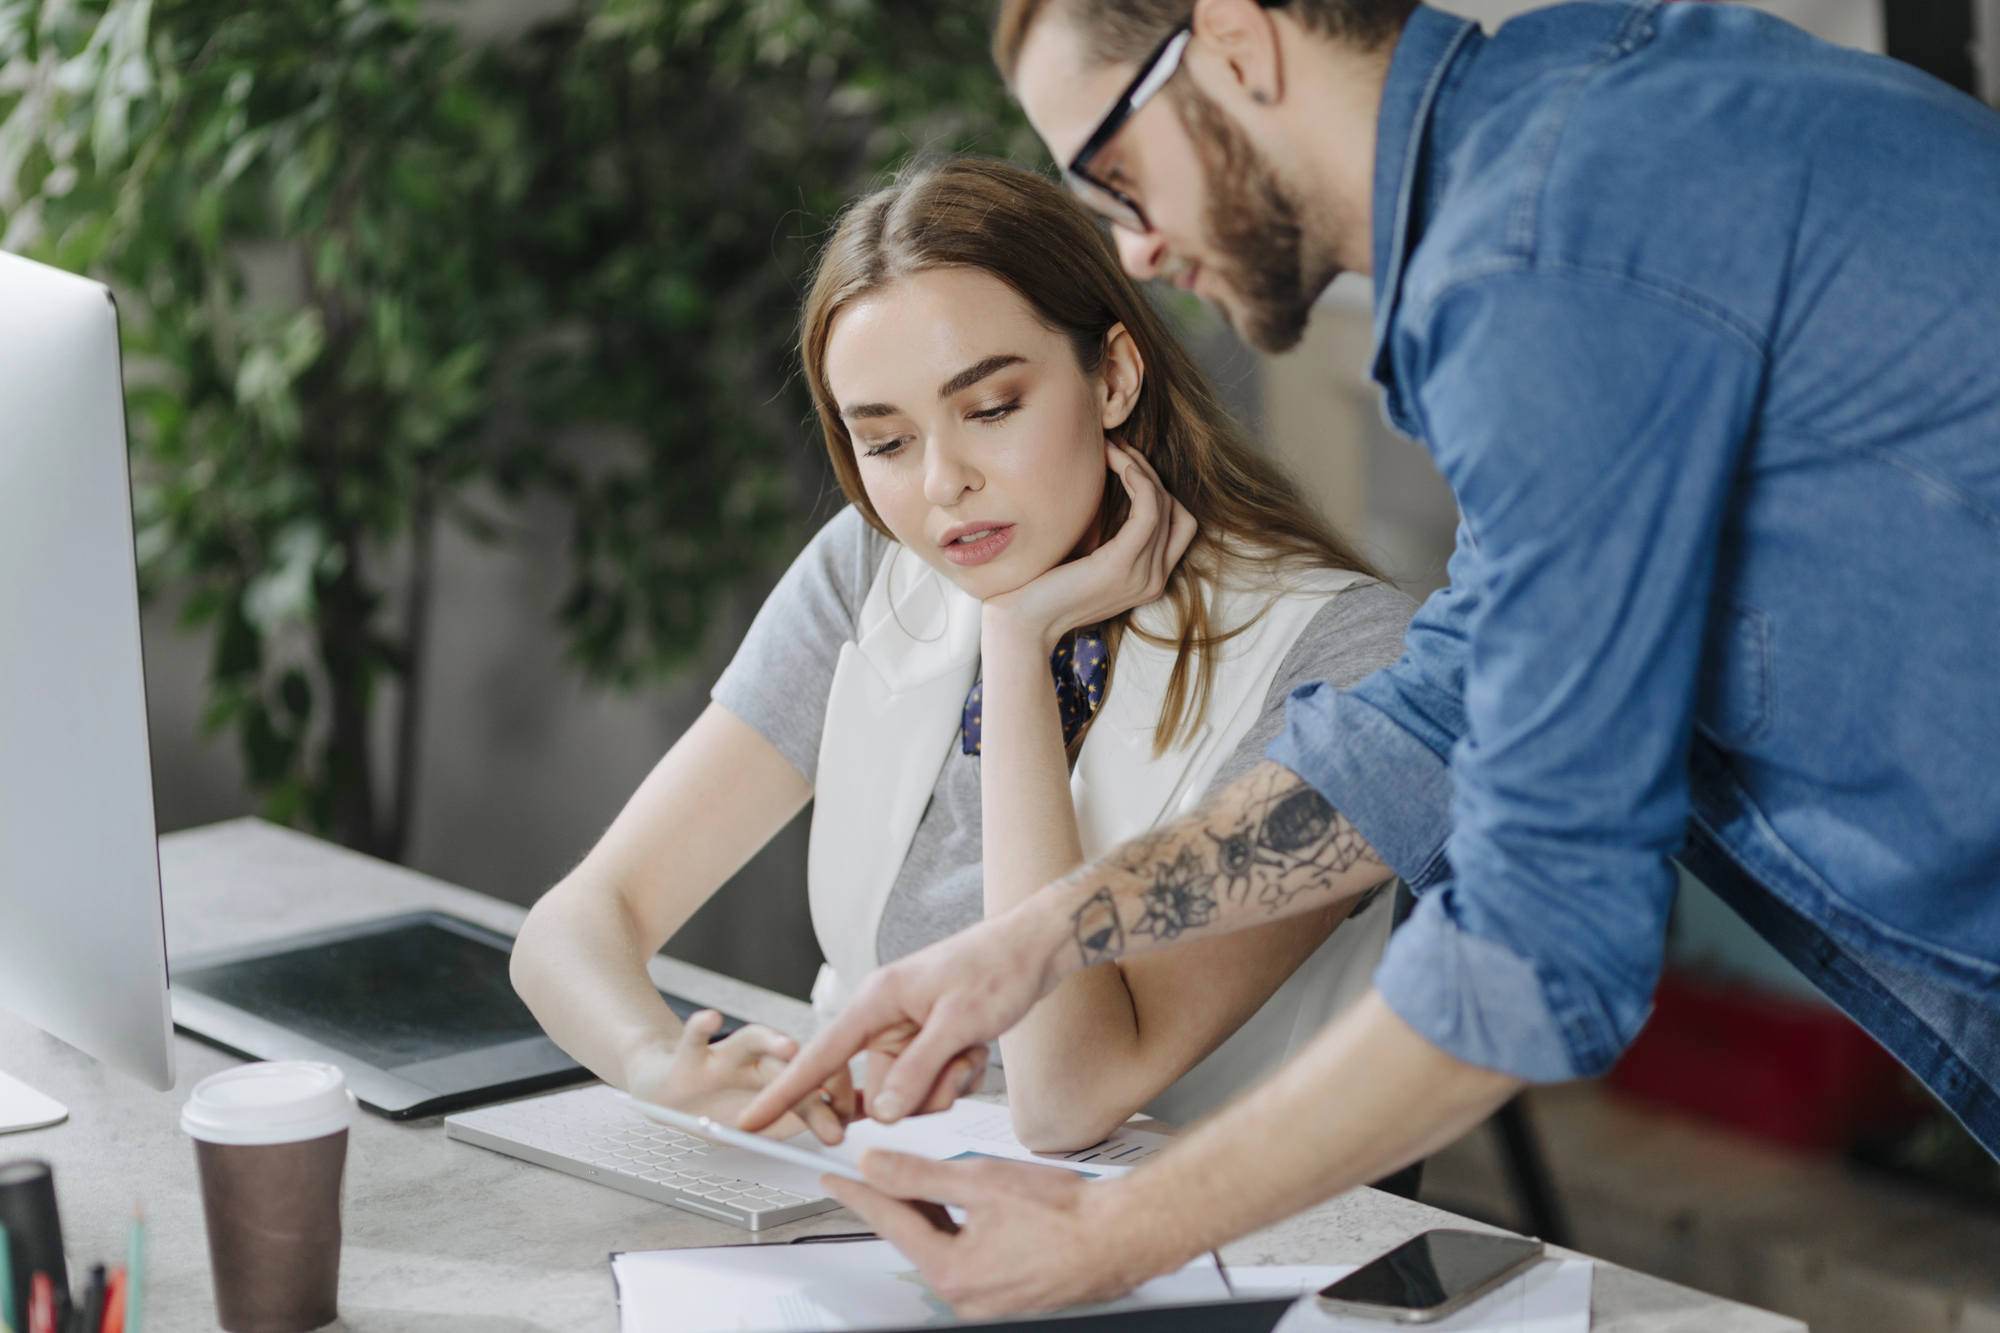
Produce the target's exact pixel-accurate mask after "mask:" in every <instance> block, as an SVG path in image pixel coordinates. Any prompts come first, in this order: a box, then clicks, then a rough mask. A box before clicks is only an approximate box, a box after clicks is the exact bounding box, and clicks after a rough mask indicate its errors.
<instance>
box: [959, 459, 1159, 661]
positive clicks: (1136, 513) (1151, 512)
mask: <svg viewBox="0 0 2000 1333" xmlns="http://www.w3.org/2000/svg"><path fill="white" fill-rule="evenodd" d="M1104 461H1105V463H1106V465H1107V466H1109V467H1110V469H1111V471H1112V472H1113V473H1114V474H1115V475H1116V476H1117V478H1118V480H1119V482H1120V484H1121V485H1123V486H1124V487H1125V494H1126V496H1127V497H1128V498H1129V499H1130V500H1131V512H1130V513H1129V514H1128V515H1127V517H1126V519H1125V524H1124V526H1123V527H1121V528H1119V529H1118V534H1117V535H1116V536H1114V537H1113V538H1112V539H1111V540H1110V541H1108V542H1105V543H1104V544H1103V545H1101V546H1099V547H1098V548H1097V549H1096V550H1095V551H1092V552H1091V553H1090V554H1089V555H1086V556H1083V557H1081V558H1079V559H1076V560H1071V561H1068V562H1066V563H1064V564H1060V565H1057V566H1056V567H1055V568H1054V569H1051V570H1050V571H1049V572H1048V573H1046V574H1043V575H1041V576H1040V577H1039V578H1036V579H1033V580H1030V581H1029V582H1028V583H1026V584H1023V585H1022V586H1021V587H1019V588H1016V589H1014V591H1012V592H1007V593H1000V594H998V595H996V596H993V597H989V598H987V599H986V623H987V625H989V626H994V625H995V624H996V621H997V623H998V625H1000V626H1004V627H1005V628H1007V629H1010V630H1014V631H1017V632H1019V633H1022V634H1025V635H1028V636H1030V637H1032V638H1033V640H1034V641H1035V642H1036V643H1038V644H1039V645H1040V647H1041V651H1042V653H1043V654H1045V655H1046V654H1047V653H1049V652H1052V651H1054V649H1055V646H1056V643H1057V642H1058V641H1059V640H1060V639H1061V638H1062V636H1063V635H1065V634H1067V633H1068V632H1069V631H1071V630H1073V629H1077V628H1079V627H1081V626H1085V625H1100V624H1103V623H1104V622H1105V621H1107V620H1109V619H1111V618H1112V617H1113V616H1115V615H1118V614H1119V613H1120V612H1123V611H1129V610H1131V609H1132V608H1133V607H1135V606H1144V605H1146V604H1147V603H1148V602H1152V601H1156V600H1158V599H1159V597H1160V595H1161V594H1162V593H1164V592H1165V591H1166V589H1167V578H1168V576H1169V575H1171V574H1172V573H1173V571H1174V566H1175V565H1177V564H1179V563H1180V558H1181V556H1182V555H1183V554H1185V553H1186V551H1187V548H1188V543H1190V542H1192V541H1193V540H1194V535H1195V519H1194V515H1193V514H1190V513H1189V512H1188V511H1187V509H1186V507H1184V506H1183V505H1182V504H1181V502H1180V501H1178V500H1176V499H1174V497H1173V496H1171V495H1169V494H1167V488H1166V487H1165V486H1164V485H1162V484H1161V482H1160V478H1159V474H1158V473H1156V472H1154V471H1153V468H1152V465H1151V464H1150V463H1148V462H1147V461H1146V460H1145V458H1144V457H1143V456H1142V455H1140V454H1139V453H1138V452H1137V451H1136V450H1133V449H1130V448H1127V447H1126V446H1125V445H1122V444H1119V443H1118V442H1117V441H1115V440H1106V441H1105V442H1104Z"/></svg>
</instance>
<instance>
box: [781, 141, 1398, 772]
mask: <svg viewBox="0 0 2000 1333" xmlns="http://www.w3.org/2000/svg"><path fill="white" fill-rule="evenodd" d="M939 268H971V269H978V270H980V271H982V272H985V273H990V274H992V275H993V276H994V277H996V278H998V279H999V280H1000V281H1002V282H1004V283H1006V284H1007V285H1008V286H1009V287H1012V288H1013V289H1014V290H1015V291H1016V292H1018V293H1020V295H1021V297H1022V298H1023V299H1024V300H1026V301H1027V302H1028V304H1029V305H1030V306H1032V307H1033V308H1034V310H1035V312H1036V313H1037V314H1038V315H1039V316H1040V317H1041V319H1042V321H1043V322H1044V323H1045V324H1047V325H1048V326H1049V327H1051V328H1053V329H1056V330H1058V331H1060V332H1061V333H1063V334H1064V335H1065V336H1066V337H1068V339H1069V341H1070V346H1071V347H1072V348H1073V349H1074V350H1075V352H1076V359H1077V363H1078V364H1079V365H1080V366H1081V367H1082V368H1083V372H1084V374H1086V375H1094V374H1096V373H1097V371H1098V368H1099V367H1100V365H1101V364H1102V362H1103V358H1104V350H1105V336H1106V335H1107V334H1108V333H1110V331H1111V330H1112V329H1113V328H1114V327H1116V326H1117V325H1120V324H1123V325H1124V326H1125V329H1126V331H1127V332H1128V333H1130V334H1131V336H1132V341H1133V343H1134V344H1135V345H1136V346H1137V348H1138V350H1139V355H1140V357H1141V358H1142V359H1143V361H1144V363H1145V382H1144V384H1143V385H1142V386H1141V388H1140V390H1139V397H1138V401H1137V402H1136V403H1135V404H1134V405H1133V408H1132V415H1131V416H1130V417H1128V418H1126V420H1125V423H1124V424H1123V425H1122V426H1120V427H1118V428H1117V430H1115V431H1114V432H1112V433H1113V434H1115V435H1116V436H1118V437H1119V438H1120V439H1121V440H1122V441H1123V442H1124V443H1125V444H1127V445H1129V446H1130V447H1131V448H1133V449H1136V450H1138V451H1139V453H1141V454H1143V455H1144V456H1145V458H1146V461H1147V462H1149V463H1151V464H1152V466H1153V470H1154V471H1155V472H1157V473H1159V475H1160V480H1161V482H1162V483H1164V484H1165V486H1166V488H1167V490H1168V491H1169V492H1170V493H1171V494H1172V495H1173V496H1174V497H1175V498H1176V499H1178V500H1179V501H1180V502H1181V503H1182V504H1184V505H1186V506H1187V508H1188V511H1189V512H1190V513H1192V514H1193V515H1194V517H1195V520H1196V521H1197V522H1198V523H1199V524H1200V529H1199V531H1198V533H1197V535H1196V536H1195V539H1194V542H1193V544H1192V545H1190V546H1189V547H1188V551H1187V554H1186V555H1185V556H1183V557H1182V559H1181V562H1180V564H1179V565H1178V566H1177V567H1176V568H1175V569H1174V572H1173V574H1172V575H1171V577H1170V578H1169V579H1168V582H1167V590H1166V600H1167V601H1168V602H1169V603H1170V604H1171V605H1172V607H1173V609H1174V612H1175V617H1174V619H1175V624H1176V627H1177V628H1176V632H1175V634H1174V636H1173V637H1171V638H1167V637H1162V636H1159V635H1154V634H1151V633H1148V632H1147V631H1145V630H1144V629H1142V628H1140V627H1139V626H1137V625H1134V624H1133V623H1132V621H1131V615H1132V613H1131V612H1129V611H1128V612H1125V613H1124V614H1123V615H1120V616H1117V617H1115V618H1114V620H1113V621H1112V622H1111V623H1110V624H1109V625H1107V626H1106V627H1105V628H1106V631H1107V633H1106V642H1107V644H1108V645H1111V646H1112V648H1113V650H1114V651H1115V647H1116V644H1117V641H1118V638H1119V636H1120V635H1121V634H1122V633H1128V632H1129V633H1133V634H1138V635H1140V636H1141V637H1142V638H1145V639H1147V640H1149V641H1151V642H1154V643H1158V644H1160V645H1162V646H1166V645H1172V646H1173V647H1175V649H1176V656H1175V660H1174V668H1173V672H1172V674H1171V675H1170V676H1169V677H1168V682H1167V692H1166V698H1165V699H1164V701H1163V702H1162V703H1161V706H1160V721H1159V727H1158V729H1157V730H1156V731H1155V732H1154V742H1153V746H1154V752H1155V753H1156V754H1158V753H1164V752H1165V751H1166V750H1168V749H1169V748H1171V747H1172V746H1173V745H1174V744H1175V743H1177V742H1178V741H1180V740H1181V739H1182V738H1184V737H1188V736H1192V735H1193V734H1194V731H1195V729H1196V728H1197V727H1199V726H1200V724H1201V719H1202V716H1203V714H1205V713H1206V712H1207V711H1208V699H1209V694H1210V693H1211V691H1212V690H1213V687H1214V682H1215V657H1216V654H1215V650H1216V649H1217V648H1218V647H1220V646H1221V645H1222V644H1223V643H1226V642H1227V641H1228V640H1229V639H1231V638H1233V637H1235V636H1236V635H1237V634H1240V633H1242V632H1243V631H1244V630H1245V629H1247V628H1249V625H1248V624H1244V625H1229V626H1217V625H1214V624H1212V623H1211V621H1210V607H1209V599H1208V598H1207V597H1205V596H1203V595H1201V594H1202V589H1203V588H1204V586H1210V585H1213V584H1215V583H1218V582H1220V581H1222V580H1224V579H1225V578H1226V577H1228V576H1231V575H1238V576H1241V577H1239V578H1238V579H1237V580H1235V581H1248V582H1257V581H1260V580H1258V578H1257V577H1256V576H1257V574H1258V572H1259V571H1258V570H1257V569H1256V568H1254V567H1256V566H1265V567H1266V569H1265V570H1264V571H1263V572H1264V573H1267V574H1268V573H1272V572H1275V571H1273V570H1271V569H1270V568H1269V567H1271V566H1277V567H1281V568H1282V567H1288V566H1289V567H1317V568H1326V569H1345V570H1355V571H1357V572H1359V573H1363V574H1368V575H1370V576H1374V574H1375V571H1374V570H1373V569H1371V568H1370V567H1369V565H1368V562H1367V561H1365V560H1363V559H1362V558H1361V556H1360V555H1359V554H1358V553H1357V552H1356V551H1355V550H1354V548H1353V547H1351V546H1349V545H1348V544H1347V543H1346V542H1345V541H1343V540H1341V538H1340V537H1339V536H1338V535H1337V534H1336V533H1335V532H1334V531H1333V529H1332V528H1331V527H1329V526H1328V525H1327V523H1326V522H1325V520H1323V519H1321V518H1320V517H1319V515H1318V514H1316V513H1315V512H1313V509H1312V507H1311V506H1310V505H1308V504H1307V503H1306V501H1305V500H1304V499H1303V498H1302V497H1301V496H1300V495H1299V492H1298V490H1297V488H1296V487H1295V486H1294V485H1293V484H1292V482H1291V479H1290V478H1288V477H1287V476H1285V474H1284V473H1283V471H1281V470H1280V469H1279V468H1278V467H1277V466H1276V465H1275V464H1274V463H1272V462H1271V460H1269V459H1268V458H1266V457H1265V456H1264V455H1263V454H1261V453H1259V452H1258V451H1257V450H1256V449H1255V448H1254V447H1253V446H1252V445H1251V444H1250V442H1249V441H1248V440H1247V439H1245V438H1244V436H1243V434H1242V432H1241V431H1240V430H1239V429H1238V428H1237V426H1236V424H1235V423H1234V422H1233V421H1232V420H1231V419H1230V417H1229V414H1228V412H1227V411H1226V410H1225V409H1224V408H1223V406H1222V403H1221V400H1219V399H1218V398H1217V397H1216V396H1215V390H1214V389H1213V388H1212V387H1210V385H1209V383H1208V380H1207V378H1206V377H1205V376H1204V375H1203V374H1202V373H1201V370H1200V369H1199V367H1197V366H1196V365H1195V362H1194V358H1193V357H1192V356H1190V355H1189V354H1188V351H1187V349H1186V348H1185V347H1183V346H1182V345H1181V341H1180V339H1179V338H1177V337H1175V336H1174V333H1173V330H1172V329H1171V328H1170V327H1169V326H1168V324H1167V321H1166V319H1165V318H1164V317H1163V316H1162V315H1161V314H1160V312H1159V311H1158V310H1156V309H1155V308H1154V307H1153V304H1152V302H1150V301H1149V300H1147V299H1146V296H1145V294H1144V293H1143V292H1141V291H1140V290H1139V288H1138V287H1137V286H1136V285H1135V284H1134V283H1133V282H1132V280H1131V279H1130V278H1128V277H1127V276H1126V275H1125V272H1124V270H1123V269H1121V268H1120V267H1119V264H1118V256H1117V254H1116V252H1115V251H1113V249H1112V247H1111V243H1110V240H1109V239H1108V238H1107V237H1106V236H1105V234H1104V232H1103V231H1102V230H1101V229H1100V228H1099V227H1098V224H1097V223H1096V222H1095V221H1094V220H1093V219H1092V218H1091V217H1090V215H1089V214H1087V213H1085V212H1084V211H1083V209H1082V208H1081V207H1079V206H1078V205H1077V204H1076V203H1075V202H1074V201H1073V200H1071V199H1070V197H1069V196H1068V195H1067V194H1065V193H1064V192H1063V191H1062V190H1061V189H1060V188H1059V187H1057V186H1056V185H1055V184H1053V183H1052V182H1050V181H1048V180H1047V179H1045V178H1043V177H1041V176H1038V175H1036V174H1035V173H1034V172H1031V171H1027V170H1024V169H1023V168H1021V167H1017V166H1014V165H1012V164H1011V163H1007V162H1000V161H994V160H991V159H987V158H972V157H958V158H949V159H945V160H943V161H938V162H932V163H928V164H925V165H921V166H918V167H914V168H911V169H910V170H908V171H906V172H904V173H903V174H902V175H900V176H899V177H897V178H896V180H895V181H894V182H893V183H892V184H890V185H889V186H888V187H886V188H884V189H881V190H877V191H875V192H874V193H872V194H869V195H865V196H863V197H862V198H860V199H858V200H856V201H855V202H854V203H853V204H851V205H849V206H848V208H847V209H846V210H845V212H843V213H842V214H841V217H840V221H839V224H838V225H837V226H836V227H835V229H834V234H833V238H832V239H831V240H830V241H828V242H827V245H826V248H825V250H824V251H822V253H821V255H820V259H819V269H818V272H817V273H816V274H815V276H814V278H813V285H812V292H811V294H810V295H808V296H807V298H806V306H805V314H804V318H803V321H802V325H801V328H800V337H799V344H800V352H801V355H802V358H803V360H804V362H805V372H806V381H807V383H808V384H809V385H810V387H811V389H812V396H813V405H814V407H815V408H816V409H817V410H818V412H819V420H820V426H821V428H822V430H824V432H825V434H826V450H827V454H828V455H829V456H830V457H831V458H832V460H833V470H834V473H835V475H837V476H838V477H839V478H840V488H841V490H842V491H844V492H846V494H847V498H848V499H849V500H851V501H853V502H854V507H855V508H857V509H859V510H860V511H861V513H862V515H863V517H865V518H866V519H867V520H868V522H869V523H870V524H871V525H873V526H874V528H875V529H876V531H878V532H880V533H882V534H883V535H884V536H886V537H889V538H890V539H891V540H892V541H893V540H894V539H895V536H894V534H893V533H891V532H890V531H889V529H888V528H887V527H886V526H885V525H884V524H883V522H882V519H881V516H880V515H878V514H877V513H876V512H875V508H874V506H873V505H871V504H870V503H869V502H868V492H867V490H866V489H865V488H864V487H863V486H862V484H861V472H860V469H859V467H858V466H857V465H856V463H855V460H854V440H853V437H852V436H850V435H849V434H848V432H847V426H846V423H845V422H843V421H842V420H841V419H840V409H839V407H838V405H837V404H836V403H835V401H834V396H833V390H832V388H831V387H830V386H829V385H828V384H827V381H826V348H827V341H828V339H829V338H830V337H831V335H832V331H833V324H834V321H835V320H836V319H837V318H839V316H840V313H841V311H843V310H845V309H846V308H847V307H848V306H849V305H850V304H852V303H853V302H855V301H859V300H862V299H863V298H865V297H867V296H870V295H872V294H874V293H876V292H879V291H881V290H883V289H884V288H886V287H888V286H889V285H891V284H893V283H895V282H896V281H898V280H899V279H902V278H905V277H908V276H910V275H912V274H917V273H923V272H927V271H929V270H931V269H939ZM1127 507H1128V502H1127V500H1126V498H1125V491H1124V487H1123V486H1121V485H1119V484H1118V483H1117V481H1116V479H1115V478H1114V479H1112V481H1111V482H1110V483H1109V484H1108V486H1107V487H1106V490H1105V511H1104V514H1103V522H1102V523H1101V525H1100V531H1102V532H1103V533H1104V534H1105V535H1106V536H1107V537H1108V536H1109V535H1110V534H1112V533H1114V532H1116V531H1117V529H1118V525H1119V524H1120V523H1122V522H1123V521H1124V518H1125V513H1126V509H1127ZM1253 623H1254V622H1253Z"/></svg>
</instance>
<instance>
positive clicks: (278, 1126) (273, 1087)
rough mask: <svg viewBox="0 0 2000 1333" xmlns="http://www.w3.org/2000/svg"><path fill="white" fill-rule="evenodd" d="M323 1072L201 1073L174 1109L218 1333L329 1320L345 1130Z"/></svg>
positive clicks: (329, 1074)
mask: <svg viewBox="0 0 2000 1333" xmlns="http://www.w3.org/2000/svg"><path fill="white" fill-rule="evenodd" d="M354 1115H355V1107H354V1097H353V1095H352V1094H351V1093H349V1092H348V1090H347V1078H346V1076H345V1075H343V1074H342V1073H341V1072H340V1070H338V1069H336V1068H335V1067H334V1066H332V1065H327V1064H318V1063H315V1062H312V1061H308V1060H274V1061H270V1062H268V1063H264V1064H252V1065H243V1066H241V1067H239V1068H236V1069H229V1070H224V1071H223V1072H222V1073H220V1074H213V1075H211V1076H209V1077H208V1078H205V1079H203V1080H202V1081H201V1082H200V1083H198V1084H196V1085H195V1089H194V1095H193V1096H191V1097H189V1098H188V1102H187V1105H186V1106H185V1107H184V1108H182V1110H181V1128H182V1129H183V1130H184V1131H186V1132H187V1134H188V1136H189V1137H191V1138H192V1139H193V1140H194V1152H195V1161H196V1164H197V1165H198V1166H199V1167H200V1169H201V1206H202V1212H203V1213H204V1214H205V1215H206V1217H207V1219H208V1260H209V1268H210V1270H211V1271H212V1273H213V1274H214V1278H215V1313H216V1318H217V1321H218V1322H219V1323H221V1325H222V1327H223V1328H225V1329H227V1330H228V1331H229V1333H307V1330H309V1329H315V1328H321V1327H323V1326H325V1325H327V1324H330V1323H332V1322H333V1321H334V1320H335V1319H337V1318H338V1317H339V1315H340V1310H339V1302H338V1300H337V1299H336V1297H337V1296H338V1293H339V1288H340V1178H341V1173H342V1171H343V1170H344V1169H345V1167H346V1165H347V1128H348V1126H349V1125H351V1124H353V1123H354Z"/></svg>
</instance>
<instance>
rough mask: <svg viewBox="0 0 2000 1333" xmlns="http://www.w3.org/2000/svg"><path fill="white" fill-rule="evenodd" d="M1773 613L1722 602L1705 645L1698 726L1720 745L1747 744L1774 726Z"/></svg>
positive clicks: (1696, 710)
mask: <svg viewBox="0 0 2000 1333" xmlns="http://www.w3.org/2000/svg"><path fill="white" fill-rule="evenodd" d="M1771 714H1772V701H1771V617H1770V616H1768V615H1766V614H1765V613H1764V612H1762V611H1759V610H1758V609H1757V608H1755V607H1753V606H1745V605H1743V604H1742V603H1740V602H1723V603H1719V604H1718V605H1717V607H1716V609H1715V612H1714V614H1713V615H1712V616H1711V618H1710V621H1709V627H1708V640H1707V642H1706V643H1705V644H1704V645H1703V647H1702V655H1701V680H1700V684H1699V685H1698V686H1697V688H1696V691H1695V705H1694V719H1695V725H1696V726H1698V727H1700V728H1701V729H1702V731H1703V732H1705V733H1707V735H1708V736H1709V738H1710V739H1712V740H1713V741H1715V743H1716V744H1718V745H1721V746H1724V747H1726V748H1729V749H1741V748H1743V747H1745V746H1747V745H1750V744H1751V743H1753V742H1755V741H1757V740H1759V739H1761V738H1762V737H1763V735H1764V733H1766V732H1768V731H1769V730H1770V729H1771Z"/></svg>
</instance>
